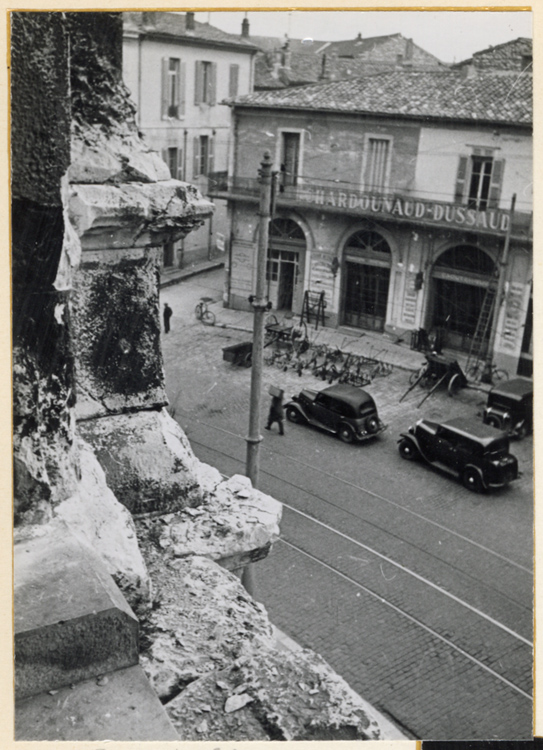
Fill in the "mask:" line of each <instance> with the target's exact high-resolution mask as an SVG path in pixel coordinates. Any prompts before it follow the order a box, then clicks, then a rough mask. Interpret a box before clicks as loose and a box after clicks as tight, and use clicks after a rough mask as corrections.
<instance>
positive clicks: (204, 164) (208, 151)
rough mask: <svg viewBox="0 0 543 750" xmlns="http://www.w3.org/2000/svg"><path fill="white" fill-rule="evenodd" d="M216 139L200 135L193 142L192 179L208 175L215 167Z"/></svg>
mask: <svg viewBox="0 0 543 750" xmlns="http://www.w3.org/2000/svg"><path fill="white" fill-rule="evenodd" d="M214 145H215V144H214V139H213V138H212V137H211V136H210V135H200V136H197V137H196V138H195V139H194V142H193V149H194V150H193V170H192V177H193V179H194V178H196V177H200V176H204V177H207V175H208V174H209V173H210V172H212V171H213V166H214Z"/></svg>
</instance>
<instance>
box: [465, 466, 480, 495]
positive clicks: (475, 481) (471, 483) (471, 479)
mask: <svg viewBox="0 0 543 750" xmlns="http://www.w3.org/2000/svg"><path fill="white" fill-rule="evenodd" d="M462 483H463V485H464V487H467V488H468V490H471V491H472V492H482V490H483V480H482V479H481V475H480V474H479V472H478V471H477V469H475V468H474V467H473V466H468V467H467V468H465V469H464V473H463V474H462Z"/></svg>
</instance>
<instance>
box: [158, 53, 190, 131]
mask: <svg viewBox="0 0 543 750" xmlns="http://www.w3.org/2000/svg"><path fill="white" fill-rule="evenodd" d="M184 79H185V65H184V63H182V62H181V60H180V59H179V58H177V57H165V58H164V59H163V60H162V112H161V114H162V117H171V118H174V119H179V118H180V117H183V115H184V114H185V92H184V88H185V87H184Z"/></svg>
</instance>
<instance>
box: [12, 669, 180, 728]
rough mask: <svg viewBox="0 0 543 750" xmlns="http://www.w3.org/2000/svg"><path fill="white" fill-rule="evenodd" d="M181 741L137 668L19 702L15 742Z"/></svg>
mask: <svg viewBox="0 0 543 750" xmlns="http://www.w3.org/2000/svg"><path fill="white" fill-rule="evenodd" d="M179 739H180V737H179V735H178V734H177V732H176V731H175V729H174V727H173V725H172V723H171V721H170V719H169V718H168V715H167V714H166V711H165V709H164V707H163V706H162V704H161V702H160V701H159V699H158V697H157V695H156V693H155V692H154V690H153V689H152V687H151V685H150V683H149V681H148V680H147V678H146V676H145V674H144V672H143V670H142V669H141V667H139V666H136V667H129V668H127V669H121V670H119V671H116V672H112V673H110V674H108V675H107V676H105V677H102V678H93V679H92V680H85V681H84V682H80V683H78V684H77V685H75V686H74V687H73V688H69V687H65V688H61V689H60V690H58V691H57V690H52V691H50V692H49V693H42V694H40V695H34V696H32V697H30V698H24V699H22V700H18V701H16V703H15V740H16V741H17V742H19V741H27V742H31V741H40V740H41V741H57V742H59V741H72V742H75V741H86V742H92V741H96V742H98V741H100V742H104V741H106V740H117V741H124V742H130V741H140V742H144V741H149V742H150V741H153V740H154V741H156V742H159V741H160V742H166V741H174V740H179Z"/></svg>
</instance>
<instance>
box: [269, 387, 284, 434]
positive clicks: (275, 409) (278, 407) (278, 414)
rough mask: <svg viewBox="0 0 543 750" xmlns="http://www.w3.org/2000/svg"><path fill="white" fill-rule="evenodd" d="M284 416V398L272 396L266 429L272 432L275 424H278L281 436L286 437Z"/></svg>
mask: <svg viewBox="0 0 543 750" xmlns="http://www.w3.org/2000/svg"><path fill="white" fill-rule="evenodd" d="M283 416H284V410H283V396H272V400H271V404H270V411H269V413H268V424H267V425H266V429H267V430H270V429H271V426H272V424H273V423H274V422H277V425H278V427H279V434H280V435H284V434H285V430H284V427H283Z"/></svg>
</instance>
